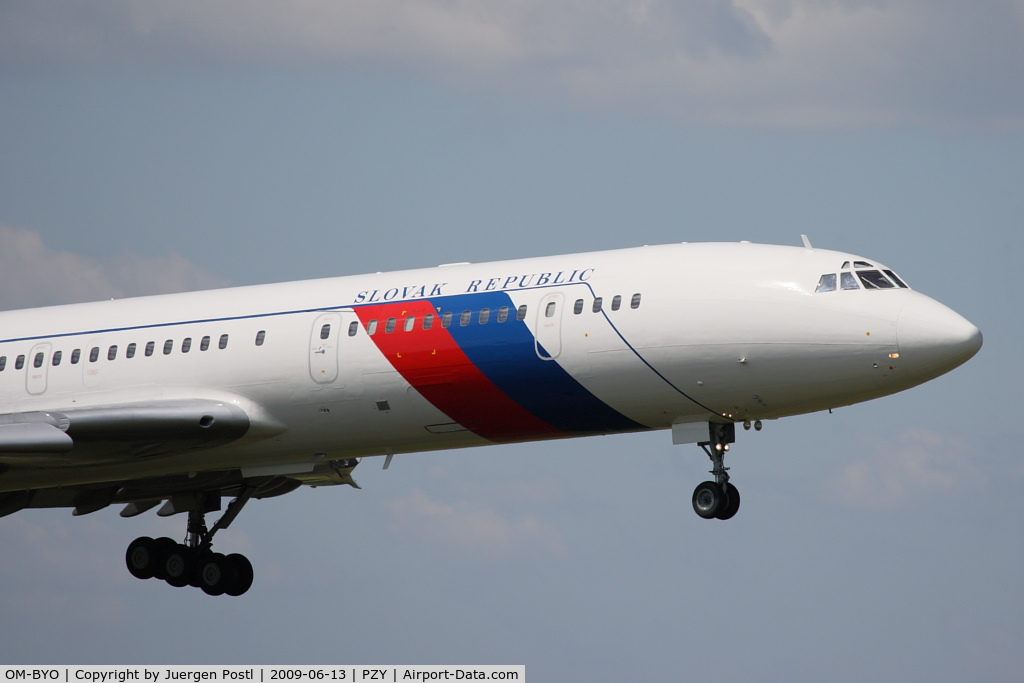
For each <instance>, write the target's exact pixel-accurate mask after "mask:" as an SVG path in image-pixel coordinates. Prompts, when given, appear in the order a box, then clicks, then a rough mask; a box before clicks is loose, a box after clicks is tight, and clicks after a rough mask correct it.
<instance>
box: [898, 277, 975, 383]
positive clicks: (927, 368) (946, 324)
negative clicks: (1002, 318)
mask: <svg viewBox="0 0 1024 683" xmlns="http://www.w3.org/2000/svg"><path fill="white" fill-rule="evenodd" d="M981 343H982V339H981V330H979V329H978V328H977V327H975V326H974V325H972V324H971V323H970V322H968V321H967V320H966V319H964V318H963V317H962V316H961V315H960V314H958V313H956V312H955V311H953V310H951V309H949V308H947V307H946V306H943V305H942V304H940V303H939V302H938V301H935V300H934V299H929V298H928V297H926V296H924V295H923V294H917V293H915V296H914V297H913V298H911V299H910V300H909V301H907V304H906V305H905V306H904V307H903V310H902V311H901V312H900V317H899V321H898V322H897V324H896V344H897V346H898V347H899V351H900V359H901V360H902V361H903V362H904V363H905V364H906V368H907V370H908V371H910V372H911V373H913V374H914V375H915V376H920V378H921V379H922V380H924V379H931V378H933V377H938V376H939V375H942V374H945V373H947V372H949V371H950V370H952V369H953V368H955V367H957V366H958V365H962V364H963V363H966V362H967V361H968V360H970V359H971V357H973V356H974V354H976V353H977V352H978V349H980V348H981Z"/></svg>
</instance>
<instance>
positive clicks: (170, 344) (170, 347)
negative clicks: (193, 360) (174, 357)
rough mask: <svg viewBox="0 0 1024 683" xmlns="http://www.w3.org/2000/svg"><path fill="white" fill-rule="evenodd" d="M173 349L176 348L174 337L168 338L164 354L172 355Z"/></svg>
mask: <svg viewBox="0 0 1024 683" xmlns="http://www.w3.org/2000/svg"><path fill="white" fill-rule="evenodd" d="M173 350H174V340H173V339H168V340H167V341H165V342H164V355H165V356H169V355H171V351H173Z"/></svg>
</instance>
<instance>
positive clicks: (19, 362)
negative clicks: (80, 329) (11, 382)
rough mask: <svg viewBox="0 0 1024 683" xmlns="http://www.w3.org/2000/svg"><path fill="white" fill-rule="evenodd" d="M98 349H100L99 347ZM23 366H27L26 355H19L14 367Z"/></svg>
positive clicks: (20, 367) (16, 368)
mask: <svg viewBox="0 0 1024 683" xmlns="http://www.w3.org/2000/svg"><path fill="white" fill-rule="evenodd" d="M97 351H99V349H97ZM23 367H25V356H18V357H17V358H15V359H14V369H15V370H21V369H22V368H23Z"/></svg>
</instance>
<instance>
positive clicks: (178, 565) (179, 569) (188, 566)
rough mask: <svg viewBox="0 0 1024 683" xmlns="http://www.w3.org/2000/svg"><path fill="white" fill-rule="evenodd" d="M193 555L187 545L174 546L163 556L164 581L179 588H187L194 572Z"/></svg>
mask: <svg viewBox="0 0 1024 683" xmlns="http://www.w3.org/2000/svg"><path fill="white" fill-rule="evenodd" d="M195 566H196V560H195V553H193V552H192V549H191V548H189V547H188V546H187V545H182V544H180V543H178V544H175V546H174V547H173V548H171V549H170V550H169V551H168V552H167V554H166V555H164V562H163V567H164V577H165V578H164V581H166V582H167V583H169V584H170V585H172V586H174V587H175V588H181V587H182V586H187V585H188V582H189V580H190V579H191V578H192V573H193V572H194V571H195Z"/></svg>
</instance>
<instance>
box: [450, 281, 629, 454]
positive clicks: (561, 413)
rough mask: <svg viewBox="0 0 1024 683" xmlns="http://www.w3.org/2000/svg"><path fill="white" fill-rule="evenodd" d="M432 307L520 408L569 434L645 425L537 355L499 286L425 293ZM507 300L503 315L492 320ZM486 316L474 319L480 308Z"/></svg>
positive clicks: (470, 355)
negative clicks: (464, 321)
mask: <svg viewBox="0 0 1024 683" xmlns="http://www.w3.org/2000/svg"><path fill="white" fill-rule="evenodd" d="M431 303H432V304H433V306H434V308H435V310H437V311H438V312H440V313H442V314H443V313H445V312H447V311H451V312H452V323H451V326H450V327H449V328H448V332H449V333H450V334H451V336H452V338H453V339H454V340H455V343H457V344H458V345H459V348H461V349H462V352H463V353H465V354H466V356H467V357H468V358H469V359H470V361H471V362H472V363H473V365H475V366H476V367H477V368H478V369H479V370H480V371H481V372H482V373H483V374H484V375H485V376H486V377H487V379H489V380H490V381H491V382H493V383H494V385H495V386H497V387H498V388H499V389H500V390H501V391H502V392H504V393H505V394H506V395H507V396H508V397H509V398H511V399H512V400H513V401H515V402H516V403H518V404H519V405H521V406H522V407H523V408H525V409H526V410H528V411H530V412H531V413H532V414H534V415H535V416H537V417H538V418H540V419H541V420H543V421H545V422H547V423H548V424H550V425H551V426H552V427H555V428H557V429H559V430H561V431H563V432H566V433H569V434H597V433H603V432H613V431H636V430H642V429H647V427H645V426H644V425H642V424H639V423H637V422H634V421H633V420H631V419H629V418H628V417H626V416H625V415H623V414H622V413H620V412H618V411H616V410H614V409H613V408H612V407H611V406H609V405H607V404H606V403H604V402H603V401H601V400H600V399H598V398H597V397H596V396H594V395H593V394H591V393H590V392H589V391H587V389H586V388H584V387H583V385H582V384H580V383H579V382H577V381H576V380H575V379H574V378H573V377H572V375H570V374H569V373H568V372H566V371H565V370H564V369H563V368H562V367H561V366H560V365H559V364H558V363H557V362H556V361H553V360H543V359H541V358H540V357H539V356H538V355H537V351H536V347H535V345H534V337H533V334H532V333H531V332H530V329H529V327H527V325H526V323H525V322H523V321H520V320H516V307H515V305H514V304H513V303H512V299H511V298H510V297H509V296H508V294H506V293H504V292H481V293H476V294H459V295H455V296H446V297H437V298H431ZM502 306H508V310H509V313H508V320H506V321H505V322H503V323H499V322H498V321H497V317H498V310H499V309H500V308H501V307H502ZM483 308H489V309H490V320H488V322H487V323H486V324H484V325H481V324H479V316H480V310H481V309H483ZM465 310H469V311H472V316H471V318H470V322H469V324H468V325H466V326H465V327H463V326H462V325H460V324H459V321H460V315H461V314H462V312H463V311H465Z"/></svg>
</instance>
